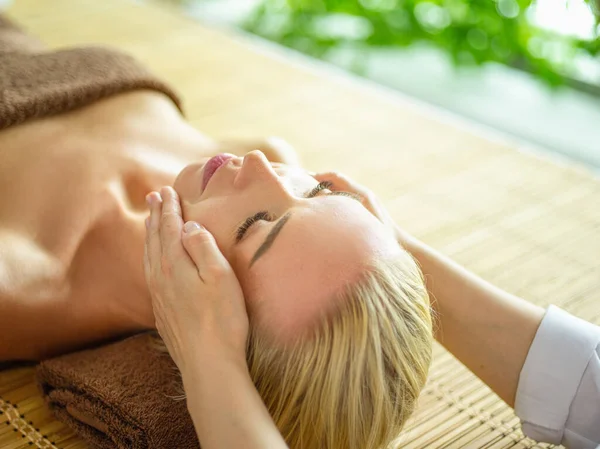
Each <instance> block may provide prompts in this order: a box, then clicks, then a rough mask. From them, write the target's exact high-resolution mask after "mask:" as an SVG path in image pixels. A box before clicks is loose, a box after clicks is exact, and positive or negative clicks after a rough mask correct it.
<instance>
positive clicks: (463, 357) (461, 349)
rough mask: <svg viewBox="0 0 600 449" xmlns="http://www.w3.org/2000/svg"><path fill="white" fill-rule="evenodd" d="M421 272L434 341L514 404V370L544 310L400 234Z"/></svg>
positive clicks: (516, 376)
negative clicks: (434, 323) (432, 319)
mask: <svg viewBox="0 0 600 449" xmlns="http://www.w3.org/2000/svg"><path fill="white" fill-rule="evenodd" d="M399 235H400V237H399V241H400V243H401V244H402V245H403V246H404V247H405V248H406V249H407V250H408V251H409V252H410V253H411V254H412V255H413V257H414V258H415V259H416V260H417V262H418V263H419V265H420V267H421V270H422V271H423V274H424V276H425V280H426V285H427V290H428V291H429V294H430V297H431V301H432V305H433V308H434V311H435V312H436V314H437V321H438V322H437V324H438V329H437V334H436V338H437V340H438V341H439V342H440V343H441V344H442V345H444V346H445V347H446V348H447V349H448V350H449V351H450V352H451V353H452V354H454V356H455V357H457V358H458V359H459V360H460V361H461V362H462V363H464V364H465V365H466V366H467V368H469V369H470V370H471V371H472V372H473V373H475V374H476V375H477V376H478V377H479V378H480V379H481V380H483V381H484V382H485V383H486V384H487V385H489V386H490V388H492V389H493V390H494V391H495V392H496V393H497V394H498V395H499V396H500V397H501V398H502V399H503V400H504V401H505V402H506V403H507V404H509V405H510V406H514V400H515V395H516V391H517V386H518V382H519V374H520V372H521V368H522V367H523V364H524V363H525V359H526V357H527V353H528V351H529V347H530V346H531V343H532V341H533V338H534V337H535V333H536V331H537V329H538V327H539V324H540V322H541V320H542V318H543V316H544V310H543V309H542V308H540V307H538V306H535V305H533V304H531V303H529V302H527V301H525V300H523V299H521V298H517V297H515V296H513V295H510V294H508V293H506V292H505V291H502V290H501V289H499V288H496V287H494V286H493V285H491V284H489V283H488V282H485V281H483V280H482V279H481V278H479V277H477V276H475V275H474V274H472V273H471V272H469V271H467V270H466V269H465V268H463V267H461V266H460V265H458V264H456V263H455V262H453V261H452V260H450V259H449V258H447V257H445V256H443V255H442V254H440V253H439V252H437V251H435V250H433V249H432V248H430V247H428V246H427V245H425V244H424V243H422V242H420V241H418V240H416V239H414V238H412V237H409V236H406V235H403V234H401V233H400V234H399Z"/></svg>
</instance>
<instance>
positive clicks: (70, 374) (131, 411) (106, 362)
mask: <svg viewBox="0 0 600 449" xmlns="http://www.w3.org/2000/svg"><path fill="white" fill-rule="evenodd" d="M157 346H158V345H157V339H156V337H155V336H154V334H151V333H146V334H140V335H136V336H134V337H130V338H128V339H126V340H122V341H119V342H116V343H112V344H108V345H105V346H101V347H99V348H96V349H87V350H84V351H80V352H76V353H72V354H67V355H64V356H60V357H56V358H54V359H50V360H47V361H44V362H42V363H41V364H40V365H39V366H38V368H37V371H36V376H37V380H38V384H39V386H40V389H41V391H42V394H43V396H44V399H45V400H46V403H47V404H48V406H49V407H50V409H51V410H52V412H53V414H54V416H55V417H56V419H58V420H59V421H62V422H64V423H66V424H67V425H69V426H70V427H71V428H73V429H74V430H75V432H77V434H79V435H80V436H81V437H82V438H84V439H85V440H86V441H87V442H89V443H90V444H91V445H92V446H94V447H97V448H102V449H104V448H106V449H108V448H111V449H112V448H115V447H116V448H119V449H121V448H122V449H163V448H164V449H167V448H169V449H172V448H178V449H187V448H189V449H192V448H193V449H198V448H199V447H200V446H199V443H198V439H197V437H196V432H195V429H194V425H193V422H192V419H191V417H190V415H189V413H188V411H187V406H186V402H185V400H183V399H178V398H180V397H181V396H182V393H183V387H182V384H181V379H180V376H179V374H178V372H177V368H176V366H175V364H174V363H173V361H172V360H171V358H170V357H169V356H168V354H166V353H164V352H163V351H160V350H159V349H158V347H157Z"/></svg>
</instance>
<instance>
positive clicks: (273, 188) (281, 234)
mask: <svg viewBox="0 0 600 449" xmlns="http://www.w3.org/2000/svg"><path fill="white" fill-rule="evenodd" d="M228 156H229V157H230V159H229V160H227V161H226V162H225V163H224V164H223V165H221V166H220V167H219V168H218V169H217V171H216V172H215V173H214V174H213V175H212V176H211V177H210V180H209V181H208V184H206V187H205V188H203V180H204V182H206V180H205V175H207V173H205V172H209V171H211V170H210V169H209V170H204V168H205V165H207V164H206V162H207V160H203V161H202V162H200V163H197V164H192V165H189V166H187V167H186V168H185V169H183V171H182V172H181V173H180V174H179V176H178V177H177V179H176V181H175V185H174V188H175V190H176V191H177V193H178V194H179V196H180V199H181V206H182V211H183V218H184V220H186V221H189V220H194V221H197V222H198V223H201V224H202V225H203V226H204V227H206V229H208V230H209V231H210V232H211V233H212V234H213V236H214V237H215V239H216V241H217V244H218V245H219V248H220V249H221V251H222V253H223V254H224V255H225V257H226V258H227V260H228V261H229V263H230V264H231V266H232V267H233V269H234V270H235V273H236V275H237V277H238V279H239V281H240V284H241V286H242V289H243V291H244V296H245V298H246V305H247V308H248V313H249V315H250V317H251V318H252V319H253V320H254V321H255V322H259V323H260V324H261V325H263V326H267V327H268V328H269V329H270V330H273V331H275V332H277V335H278V336H285V335H286V334H288V335H289V334H295V332H297V331H298V330H300V329H302V328H303V327H304V326H306V325H307V324H308V323H309V322H310V321H311V320H313V319H316V318H317V317H318V316H319V314H320V313H325V312H326V310H327V307H328V306H329V305H331V304H329V303H330V302H331V301H332V300H333V298H334V297H335V293H336V292H338V291H340V290H341V289H342V288H343V287H344V285H345V284H347V283H349V282H352V281H353V280H354V279H357V277H358V276H359V275H360V273H361V269H364V266H365V264H367V263H368V262H369V261H371V260H373V259H374V258H380V257H389V256H391V255H392V254H394V253H397V252H398V251H400V248H399V246H398V244H397V243H396V242H395V240H394V239H393V237H392V236H391V235H390V234H389V233H388V232H387V231H386V229H385V228H384V226H383V224H382V223H381V222H379V220H377V219H376V218H375V217H374V216H373V215H372V214H371V213H370V212H369V211H367V209H365V208H364V207H363V206H362V204H361V203H360V201H357V200H356V199H354V198H351V197H349V196H347V195H341V194H339V192H338V193H335V192H332V191H330V190H328V189H320V187H319V183H318V182H317V181H316V180H315V179H314V178H313V177H312V176H310V175H308V174H307V173H306V172H305V171H304V170H302V169H301V168H298V167H290V166H285V165H281V164H276V163H273V164H272V163H270V162H268V161H267V159H266V158H265V156H264V155H263V154H262V153H261V152H260V151H252V152H250V153H248V154H247V155H246V156H245V157H243V158H241V157H235V156H233V155H228ZM209 166H210V164H209ZM321 187H323V186H321ZM332 189H335V186H333V187H332Z"/></svg>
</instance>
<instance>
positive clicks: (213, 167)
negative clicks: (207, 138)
mask: <svg viewBox="0 0 600 449" xmlns="http://www.w3.org/2000/svg"><path fill="white" fill-rule="evenodd" d="M234 157H235V156H233V155H231V154H225V153H222V154H217V155H216V156H213V157H211V158H210V159H209V160H208V161H207V162H206V164H204V168H203V169H202V191H204V190H205V189H206V186H207V185H208V182H209V181H210V180H211V178H212V177H213V176H214V174H215V173H216V172H217V170H218V169H219V168H221V167H222V166H223V165H225V164H226V163H227V162H229V161H230V160H231V159H233V158H234Z"/></svg>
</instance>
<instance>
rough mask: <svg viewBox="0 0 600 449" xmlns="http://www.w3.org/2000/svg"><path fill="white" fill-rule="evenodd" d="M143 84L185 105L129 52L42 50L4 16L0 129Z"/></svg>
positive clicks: (1, 24) (0, 39)
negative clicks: (128, 53)
mask: <svg viewBox="0 0 600 449" xmlns="http://www.w3.org/2000/svg"><path fill="white" fill-rule="evenodd" d="M140 89H150V90H155V91H159V92H162V93H164V94H165V95H167V96H169V97H170V98H171V99H172V100H173V102H174V103H175V104H176V105H177V107H179V108H180V109H181V105H180V101H179V98H178V97H177V95H176V94H175V92H173V90H172V89H171V88H170V87H169V86H167V85H166V84H165V83H163V82H162V81H160V80H159V79H157V78H155V77H154V76H152V74H150V72H148V70H146V69H145V68H144V67H143V66H142V65H141V64H139V63H138V62H137V61H136V60H134V59H133V58H132V57H131V56H128V55H125V54H123V53H119V52H116V51H113V50H109V49H105V48H73V49H67V50H60V51H49V50H44V47H43V45H42V44H41V43H40V42H39V41H38V40H37V39H34V38H32V37H30V36H28V35H26V34H25V33H23V32H22V31H21V30H20V29H19V28H18V27H17V26H15V25H14V24H12V23H11V22H9V21H8V19H6V18H5V17H2V16H0V129H2V128H7V127H9V126H12V125H16V124H19V123H23V122H25V121H26V120H29V119H32V118H40V117H46V116H49V115H53V114H59V113H62V112H67V111H70V110H73V109H76V108H79V107H82V106H86V105H88V104H90V103H93V102H95V101H97V100H100V99H101V98H106V97H109V96H112V95H115V94H119V93H123V92H127V91H132V90H140Z"/></svg>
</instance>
